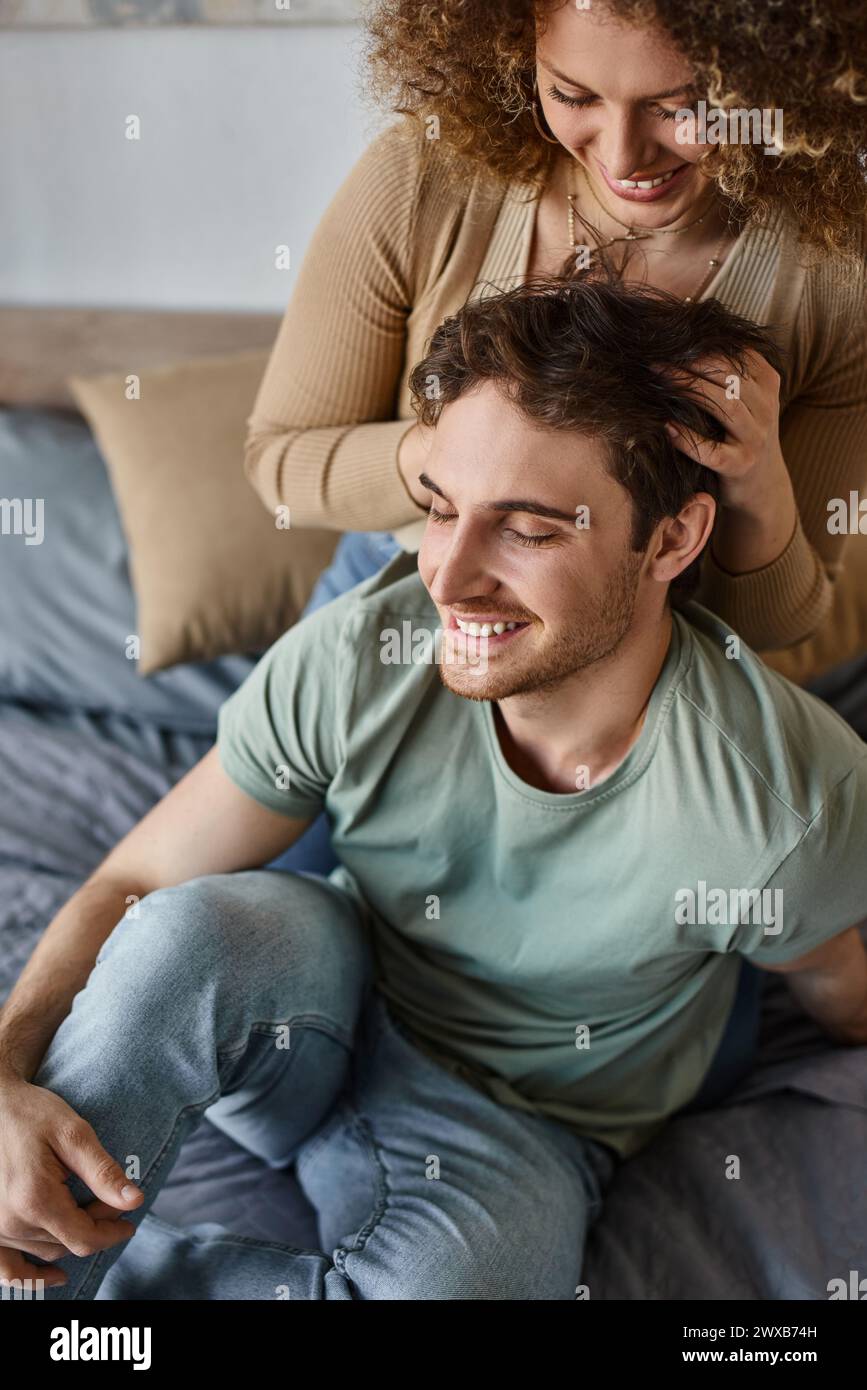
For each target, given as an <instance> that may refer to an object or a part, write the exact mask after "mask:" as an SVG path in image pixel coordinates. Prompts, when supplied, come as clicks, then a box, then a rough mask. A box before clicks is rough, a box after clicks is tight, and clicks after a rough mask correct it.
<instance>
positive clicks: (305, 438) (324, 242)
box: [245, 120, 867, 678]
mask: <svg viewBox="0 0 867 1390" xmlns="http://www.w3.org/2000/svg"><path fill="white" fill-rule="evenodd" d="M531 193H532V190H531V189H529V188H528V187H527V185H525V184H522V183H518V182H515V183H513V184H511V185H509V186H508V187H504V186H503V185H502V184H498V183H497V182H496V181H494V180H493V178H492V177H491V176H490V175H487V174H485V173H483V172H480V173H479V174H478V175H477V176H476V177H475V179H474V180H473V181H472V183H468V182H467V180H466V179H464V180H460V179H456V178H455V177H454V176H453V174H452V173H451V172H450V165H449V159H448V155H447V153H446V151H444V150H443V149H442V148H441V147H440V145H439V143H438V142H437V141H430V140H428V139H426V135H425V131H424V130H423V129H421V128H420V127H417V126H416V125H415V123H413V122H410V121H407V120H400V121H398V122H397V123H395V124H393V125H391V126H389V127H388V129H386V130H385V131H383V132H382V133H381V134H380V135H379V136H378V137H377V138H376V139H374V140H373V142H372V143H371V145H370V146H369V147H368V149H367V150H366V151H365V153H364V154H363V155H362V156H361V158H360V159H359V160H358V162H357V163H356V165H355V166H354V168H353V169H352V170H351V172H350V173H349V175H348V176H347V178H346V179H345V180H344V182H343V184H342V185H341V187H340V188H339V190H338V191H337V193H336V195H335V196H334V198H333V199H332V201H331V203H330V204H329V206H328V208H327V209H326V211H325V213H324V215H323V217H322V220H321V221H320V223H319V226H318V228H317V230H316V233H315V235H314V237H313V240H312V243H311V245H310V247H309V249H308V251H307V254H306V256H305V258H304V261H303V264H302V265H301V267H300V270H299V273H298V279H297V283H296V286H295V290H294V293H293V295H292V298H291V301H290V303H289V305H288V308H287V309H286V313H285V315H284V318H283V321H282V324H281V327H280V330H279V333H278V336H277V340H276V343H275V345H274V348H273V351H272V354H271V358H270V361H269V363H268V366H267V369H266V371H265V375H264V377H263V379H262V383H261V386H260V388H259V392H258V395H257V397H256V401H255V403H254V407H253V411H252V414H251V415H250V416H249V418H248V422H247V423H248V437H247V446H246V452H245V468H246V471H247V475H248V477H249V479H250V481H251V483H252V485H253V486H254V488H255V489H256V491H257V492H258V494H259V496H260V497H261V498H262V500H263V502H264V503H265V505H266V506H267V507H268V508H269V509H271V510H273V509H274V508H276V507H277V506H278V505H285V506H288V507H289V508H290V514H291V518H292V525H293V526H302V527H303V526H319V527H322V526H324V527H327V528H334V529H336V530H362V531H364V530H392V531H394V532H395V534H396V536H397V539H398V540H399V541H400V543H401V544H402V545H403V546H404V547H405V548H406V549H409V550H414V549H417V548H418V544H419V540H420V534H421V531H422V530H423V527H424V522H423V520H420V512H419V508H418V507H417V506H416V504H415V503H414V502H413V501H412V499H411V498H410V497H409V494H408V493H407V491H406V489H405V487H404V484H403V481H402V479H401V477H400V475H399V473H398V469H397V453H398V448H399V445H400V441H401V439H402V438H403V436H404V434H405V433H406V432H407V430H408V429H409V428H410V427H411V426H412V424H413V423H414V421H415V415H414V413H413V410H412V406H411V400H410V395H409V391H408V388H407V376H408V373H409V371H410V370H411V368H412V367H413V366H414V365H415V363H416V362H417V361H418V360H419V359H421V358H422V357H423V356H424V355H425V351H426V347H427V344H428V342H429V340H430V337H431V335H432V334H433V332H434V330H435V329H436V327H437V326H438V325H439V323H440V322H441V320H442V319H443V318H445V317H446V316H447V315H449V314H453V313H455V312H456V311H457V310H458V309H459V308H460V306H461V305H462V304H463V303H464V302H465V301H466V300H467V299H468V298H469V297H470V296H471V295H476V294H486V293H493V292H496V291H498V290H502V289H506V288H508V287H509V286H511V285H514V284H517V283H520V282H521V281H522V279H523V278H524V277H525V275H526V267H527V265H528V262H529V254H530V243H531V237H532V233H533V228H534V221H535V210H536V207H537V202H536V201H535V200H533V199H532V197H531V196H530V195H531ZM564 224H565V211H564ZM795 236H796V233H795V228H794V224H793V223H792V222H791V221H790V220H789V219H788V218H786V217H785V216H784V214H783V212H782V210H780V211H778V212H777V213H775V214H774V216H773V217H772V218H771V219H769V220H768V221H767V222H765V223H764V224H762V225H758V224H756V223H750V224H748V225H747V226H746V227H745V228H744V230H743V231H742V233H741V235H740V236H739V237H738V239H737V241H736V243H735V245H734V246H733V247H732V248H731V250H730V251H729V254H728V257H727V258H726V260H725V261H724V262H723V265H722V267H721V268H720V270H719V271H718V272H717V274H716V276H715V277H714V279H713V280H712V281H711V282H710V283H709V284H708V285H707V287H706V288H705V290H704V293H703V295H702V298H707V297H709V296H710V295H713V296H714V297H715V298H717V299H720V300H721V301H722V302H723V303H724V304H725V305H727V306H728V307H729V308H730V309H732V310H734V311H736V312H737V313H740V314H743V315H744V316H746V317H747V318H750V319H753V320H755V321H757V322H759V323H761V324H765V325H776V328H777V330H778V331H777V337H778V341H779V342H780V343H781V346H782V347H783V348H784V350H785V351H786V353H787V357H788V363H789V371H788V380H787V383H786V390H785V394H784V397H783V400H782V415H781V424H780V438H781V443H782V448H783V455H784V457H785V460H786V463H787V465H788V468H789V471H790V473H791V477H792V482H793V486H794V491H795V497H796V500H797V504H798V510H799V517H800V519H799V522H798V525H797V527H796V529H795V532H794V534H793V536H792V538H791V540H790V542H789V544H788V546H787V547H786V549H785V550H784V551H783V553H782V554H781V555H780V556H779V557H778V559H776V560H775V561H774V562H773V563H772V564H770V565H767V566H766V567H765V568H763V569H761V570H758V571H754V572H752V573H748V574H741V575H731V574H728V573H726V572H725V571H723V570H721V569H720V568H719V566H718V565H717V564H716V563H715V561H714V559H713V557H712V555H710V554H709V553H707V554H706V556H705V560H704V564H703V571H702V584H701V589H700V592H699V594H698V598H699V599H700V601H701V602H702V603H704V604H706V605H707V607H709V608H711V609H713V610H714V611H715V612H717V613H719V614H720V615H721V616H722V617H723V618H724V619H725V621H726V622H727V623H729V624H730V625H731V627H732V629H733V630H734V631H735V632H738V633H739V634H740V635H741V637H742V638H743V639H744V641H746V642H747V643H748V644H750V645H751V646H753V647H756V648H758V649H759V650H762V649H771V648H781V647H791V646H792V645H793V644H798V643H800V644H802V655H803V656H805V657H806V669H804V660H801V668H802V669H801V670H800V671H799V672H796V673H795V674H796V678H797V677H798V676H800V678H805V677H806V676H807V675H809V674H811V672H810V669H809V667H810V664H811V663H810V653H809V646H810V644H809V643H806V642H805V639H807V638H810V637H811V635H812V634H814V633H819V634H820V640H821V644H822V651H823V660H822V665H823V666H827V665H829V664H831V663H832V662H833V661H834V660H843V659H845V658H846V657H848V656H851V655H852V654H853V653H852V651H851V650H848V649H846V650H844V649H843V648H844V647H848V648H851V644H852V640H853V638H852V633H851V615H850V621H849V628H850V631H849V632H848V635H847V636H846V637H845V638H842V639H841V643H840V644H839V645H838V644H836V643H835V641H834V639H833V634H831V640H830V645H829V640H828V639H829V633H828V631H827V627H828V624H829V622H831V623H833V621H834V613H833V612H832V604H833V599H834V593H833V590H834V586H835V582H836V580H837V578H838V575H839V574H840V571H841V565H842V561H843V556H844V552H845V551H846V549H847V546H848V545H849V544H850V541H851V545H852V551H853V552H854V551H857V552H858V554H857V555H856V556H854V558H855V560H856V565H857V568H858V570H859V574H860V575H861V576H862V577H863V575H864V572H865V566H864V565H863V564H862V560H863V557H864V553H865V544H867V537H857V536H856V537H855V538H851V537H849V536H847V535H835V534H832V533H831V532H830V531H829V529H828V521H829V503H830V502H831V501H832V499H834V498H844V499H847V501H848V499H849V495H850V493H851V492H857V493H858V494H859V495H863V494H864V493H865V491H867V489H865V480H867V224H865V226H864V227H863V228H862V233H861V246H860V256H861V268H862V273H861V274H860V275H858V274H851V273H850V274H848V275H845V276H844V275H841V274H840V272H839V267H838V266H837V265H836V264H835V263H828V262H826V263H822V264H820V265H817V266H813V267H811V268H809V269H805V267H804V266H803V265H802V264H801V263H800V261H801V259H803V257H802V256H798V254H797V252H796V247H795ZM865 511H867V507H865ZM865 529H867V518H865ZM848 568H849V566H848V564H847V569H848ZM839 587H843V586H839ZM851 601H852V596H851V594H850V596H849V602H850V603H851ZM865 607H867V603H865ZM843 626H845V624H843ZM773 664H778V663H777V662H774V663H773ZM796 665H797V662H796ZM782 666H783V669H784V668H785V662H783V663H782ZM790 673H791V672H790Z"/></svg>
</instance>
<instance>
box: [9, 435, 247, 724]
mask: <svg viewBox="0 0 867 1390" xmlns="http://www.w3.org/2000/svg"><path fill="white" fill-rule="evenodd" d="M135 635H136V618H135V596H134V594H133V590H132V585H131V582H130V576H129V570H128V567H127V546H126V541H125V539H124V535H123V530H122V528H121V523H120V517H119V515H118V510H117V506H116V504H115V500H114V496H113V494H112V491H111V485H110V483H109V479H108V474H107V472H106V469H105V464H104V463H103V460H102V457H101V455H100V452H99V449H98V447H97V444H96V441H95V439H94V437H93V434H92V433H91V430H90V427H89V426H88V424H87V423H86V421H85V420H84V419H83V418H82V417H81V416H79V415H76V414H74V413H72V412H65V411H54V410H42V409H39V410H36V409H11V408H10V409H3V408H0V699H4V700H17V701H23V702H26V703H30V704H36V705H52V706H55V707H59V708H61V709H79V710H87V711H92V712H99V713H103V712H108V713H113V714H122V715H127V716H129V717H130V718H133V719H136V720H144V721H147V722H150V723H154V724H157V725H158V726H159V727H161V728H166V729H173V730H180V731H184V732H193V733H213V732H214V730H215V728H216V717H217V711H218V709H219V707H220V705H221V704H222V702H223V700H225V699H226V698H227V696H229V695H230V694H231V693H232V691H233V690H235V689H236V688H237V686H238V685H239V684H240V683H241V681H242V680H243V679H244V677H245V676H246V675H247V673H248V672H249V671H250V669H251V668H252V666H253V665H254V664H255V654H252V655H238V656H227V657H222V658H220V659H219V660H218V661H210V662H196V663H191V664H189V665H182V666H175V667H172V669H171V670H168V671H160V672H158V673H157V674H156V675H152V676H145V677H142V676H139V675H138V674H137V672H136V661H135V660H134V659H131V658H130V657H129V656H128V655H127V650H128V649H130V650H131V648H129V643H128V639H130V638H134V637H135Z"/></svg>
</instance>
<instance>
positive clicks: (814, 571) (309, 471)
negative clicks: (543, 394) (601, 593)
mask: <svg viewBox="0 0 867 1390" xmlns="http://www.w3.org/2000/svg"><path fill="white" fill-rule="evenodd" d="M367 28H368V59H369V63H370V69H371V74H372V79H373V86H374V90H375V91H376V92H377V94H378V95H379V96H380V97H381V98H382V99H383V100H385V101H390V103H391V105H392V107H393V109H394V110H395V111H396V112H398V113H400V115H401V119H400V120H399V121H398V122H396V123H395V124H392V125H391V126H390V127H389V128H388V129H386V130H385V131H384V132H383V133H382V134H380V135H379V137H378V138H377V139H375V140H374V141H373V143H372V144H371V145H370V147H369V148H368V149H367V151H366V152H365V153H364V154H363V155H362V157H361V158H360V160H359V161H358V163H357V164H356V166H355V168H354V169H353V170H352V172H351V173H350V174H349V176H348V177H347V179H346V180H345V182H344V183H343V185H342V187H341V188H340V190H339V191H338V193H337V194H336V196H335V197H334V199H333V200H332V202H331V204H330V206H329V208H328V209H327V211H326V212H325V215H324V217H323V219H322V221H321V224H320V226H319V228H318V230H317V232H316V234H315V236H314V238H313V241H312V244H311V246H310V248H309V250H308V253H307V256H306V259H305V261H304V263H303V265H302V267H301V270H300V273H299V277H298V281H297V285H296V289H295V292H294V295H293V297H292V300H291V302H290V304H289V306H288V308H287V310H286V313H285V317H284V320H283V323H282V326H281V329H280V333H279V335H278V338H277V341H276V344H275V346H274V349H273V353H272V356H271V360H270V362H269V365H268V367H267V370H266V372H265V376H264V378H263V381H262V384H261V387H260V390H259V393H258V396H257V399H256V402H255V406H254V409H253V412H252V414H251V416H250V417H249V422H248V423H249V434H248V440H247V449H246V459H245V466H246V470H247V473H248V476H249V478H250V480H251V482H252V484H253V486H254V487H255V489H256V490H257V492H258V493H259V495H260V497H261V498H262V500H263V502H264V503H265V504H266V505H267V506H268V507H269V508H272V509H273V508H274V507H276V506H277V505H279V504H287V505H289V506H290V507H291V510H292V517H293V522H294V524H296V525H300V526H325V527H330V528H334V529H339V530H343V531H348V532H352V533H355V534H351V535H349V536H346V537H345V538H344V539H343V540H342V542H341V544H340V547H339V548H338V553H337V558H336V560H335V562H334V564H333V565H332V568H331V570H329V571H327V572H326V574H325V575H324V576H323V578H322V580H321V581H320V584H319V587H318V589H317V592H316V594H315V595H314V598H313V600H312V606H316V605H317V604H318V603H320V602H323V601H325V600H326V599H328V598H330V597H332V596H333V595H334V594H335V593H336V592H339V591H341V589H345V588H347V587H349V586H350V585H352V584H353V583H356V582H358V580H360V579H362V578H364V577H365V576H366V575H367V574H369V573H372V572H374V571H375V570H376V569H378V568H380V567H381V565H382V564H383V563H384V562H385V560H386V559H388V558H389V556H390V555H391V554H392V553H394V551H395V550H396V548H397V546H398V544H401V545H403V546H404V548H406V549H408V550H413V549H417V546H418V542H419V536H420V531H421V529H422V527H423V523H422V522H420V520H419V518H420V514H421V511H423V510H426V509H427V506H428V503H429V500H430V499H429V496H428V494H426V492H425V491H424V489H423V488H421V487H420V485H419V483H418V481H417V479H418V474H419V472H420V471H421V469H422V466H423V461H424V456H425V449H426V445H427V436H426V431H425V429H424V427H423V426H422V425H420V424H418V423H415V422H414V417H413V413H412V409H411V405H410V397H409V393H408V390H407V383H406V377H407V373H408V371H409V370H410V369H411V367H412V365H413V363H414V362H415V361H417V360H418V359H419V358H421V357H422V355H423V352H424V349H425V346H426V344H427V342H428V339H429V338H430V335H431V334H432V332H433V330H434V329H435V328H436V326H437V325H438V324H439V323H440V321H441V320H442V319H443V318H444V317H446V316H447V315H448V314H450V313H454V312H455V311H456V310H457V308H459V307H460V305H461V304H462V303H464V302H465V301H466V300H467V298H469V297H472V296H473V295H476V294H479V293H487V292H489V291H490V289H491V288H493V289H495V290H497V289H503V288H508V287H509V286H510V285H512V284H514V283H516V282H522V281H524V280H525V279H526V278H527V277H529V276H532V275H537V274H551V273H562V274H569V273H572V272H574V270H575V269H576V268H579V267H580V265H581V264H582V263H583V264H585V265H586V264H587V260H588V258H589V260H590V263H591V265H592V264H593V263H594V261H595V260H599V261H604V262H605V263H606V265H608V266H609V268H610V267H612V266H613V267H614V268H615V269H616V272H617V273H619V274H620V275H621V276H622V277H623V278H624V279H625V280H627V281H629V280H635V281H642V282H646V283H648V284H650V285H653V286H657V287H659V288H660V289H664V290H667V291H669V292H671V293H673V294H676V295H678V296H681V297H683V298H689V299H698V298H705V297H708V296H711V295H712V296H714V297H716V298H719V299H720V300H722V301H723V302H724V303H725V304H726V306H727V307H729V308H731V309H733V310H735V311H736V312H738V313H740V314H742V315H744V316H745V317H747V318H751V319H753V320H755V321H757V322H759V323H761V324H765V325H771V326H772V327H773V328H774V329H775V330H776V331H778V334H779V340H780V344H781V346H782V348H783V350H784V352H785V354H786V360H787V362H788V364H789V368H790V369H789V371H788V372H787V374H786V377H785V379H784V380H783V381H781V379H780V377H779V376H778V375H777V374H776V373H775V372H774V371H773V370H772V369H771V368H770V367H769V365H768V363H767V362H766V361H765V360H764V359H763V358H761V357H757V356H753V358H752V359H751V360H750V362H749V365H748V371H747V374H746V376H745V378H744V380H743V382H742V383H741V396H740V399H739V400H729V399H727V393H726V389H725V386H724V383H723V377H722V371H721V368H720V365H719V364H714V363H713V362H709V363H707V364H705V366H704V371H703V379H702V381H701V383H700V389H701V390H702V391H703V392H704V394H705V396H706V398H707V399H708V401H709V402H710V403H712V405H713V407H714V410H715V413H717V414H718V415H719V417H720V419H721V420H722V421H723V423H724V424H725V426H726V430H727V438H726V442H725V443H724V444H722V445H719V444H712V443H711V442H710V441H707V440H699V439H695V438H685V437H682V436H679V435H677V434H675V435H674V436H673V437H674V438H675V440H676V442H677V444H678V446H679V447H681V448H682V449H683V450H684V451H685V452H687V453H690V454H691V455H692V456H693V457H696V458H699V459H700V460H701V462H703V463H706V464H707V465H708V466H709V467H711V468H713V469H715V470H716V471H717V472H718V474H719V477H720V484H721V510H720V515H719V519H718V523H717V527H716V530H715V533H714V539H713V545H712V549H711V550H710V552H709V553H708V555H707V558H706V561H705V564H704V568H703V573H702V583H701V589H700V591H699V593H698V595H697V596H698V598H699V599H700V601H701V602H703V603H705V604H706V605H707V606H708V607H709V608H712V609H714V610H715V611H716V612H718V613H719V614H720V615H721V616H722V617H723V618H725V620H726V621H727V622H728V623H730V624H731V626H732V628H733V629H734V630H736V631H737V632H738V633H740V635H741V636H742V637H743V639H744V640H745V641H747V642H748V643H749V644H750V645H752V646H753V647H755V648H757V649H759V650H760V651H764V652H777V653H778V656H777V657H776V658H772V660H773V662H774V664H776V665H778V667H779V668H780V669H783V670H786V671H787V673H788V674H790V675H793V676H794V677H795V678H796V679H807V678H809V677H810V676H811V675H813V674H815V672H816V670H817V669H818V668H819V667H821V668H822V669H827V668H828V667H831V666H834V665H835V663H839V662H841V661H843V660H844V659H847V658H849V657H851V656H852V655H853V654H854V651H855V650H856V649H857V646H858V639H857V637H856V636H853V630H852V628H853V620H852V614H851V611H850V612H849V613H848V614H842V615H841V613H840V611H839V610H840V603H841V600H842V599H845V601H846V602H847V603H848V605H849V608H850V610H851V607H852V601H853V596H852V593H851V585H850V589H849V591H848V597H847V582H848V581H846V582H841V581H840V575H841V572H842V567H843V561H844V556H845V552H846V550H847V547H848V545H849V542H850V539H852V538H851V537H850V536H849V535H848V534H846V533H843V534H836V533H834V532H835V531H836V530H837V529H838V528H831V529H829V524H828V523H829V507H830V504H831V503H832V499H839V498H844V499H848V498H849V497H850V493H852V492H855V493H857V492H858V490H859V489H863V485H864V482H865V477H867V332H865V326H867V319H865V285H867V275H865V267H867V182H865V176H864V157H865V151H867V22H865V20H864V17H863V10H862V6H861V3H860V0H826V3H823V4H822V5H819V4H818V3H817V2H816V0H786V3H785V5H784V4H783V3H782V0H762V3H749V0H747V3H744V0H692V3H690V4H689V5H682V4H680V3H674V0H655V2H654V3H651V2H650V0H592V3H591V0H553V3H552V0H541V3H537V4H533V3H531V0H504V3H500V4H498V5H497V6H496V7H493V8H492V7H491V6H489V5H488V4H487V3H486V0H437V3H436V4H427V3H421V4H419V3H418V0H380V2H379V3H376V4H374V5H373V6H372V9H371V11H370V12H369V14H368V18H367ZM701 101H705V102H706V103H707V107H708V108H712V109H717V108H720V107H723V108H725V109H726V110H732V109H737V108H742V109H747V110H750V109H755V108H758V109H760V110H765V111H767V112H773V113H776V114H777V115H779V113H780V112H782V115H783V121H782V130H780V129H779V125H778V124H777V123H776V122H775V126H774V131H773V143H772V145H771V146H770V147H768V146H767V145H766V143H765V140H766V135H765V139H763V140H762V141H761V142H760V143H721V144H715V145H712V144H709V143H681V141H682V138H683V135H684V133H685V130H686V133H687V134H688V133H689V132H688V129H686V127H685V125H684V121H683V112H684V111H686V110H694V109H697V107H698V104H699V102H701ZM678 112H680V113H681V119H680V120H678ZM765 129H766V131H767V126H766V128H765ZM581 248H584V249H583V250H582V249H581ZM582 256H583V257H584V261H583V262H582V261H581V259H580V258H581V257H582ZM696 385H697V387H698V385H699V383H698V382H697V383H696ZM850 529H851V528H850ZM371 531H373V534H372V535H370V534H359V533H365V532H371ZM391 533H395V534H394V536H393V535H392V534H391ZM395 537H396V538H395ZM865 545H867V542H864V541H863V540H862V539H861V537H860V536H857V535H856V538H855V539H854V540H852V545H851V550H850V554H852V555H853V556H854V557H855V560H856V562H857V563H856V564H855V565H853V566H852V572H853V576H854V574H855V573H856V572H857V573H860V574H863V573H864V572H865V570H867V566H865V565H864V564H863V555H864V551H865ZM835 590H836V593H835ZM865 606H867V605H865ZM856 626H857V623H856ZM783 648H789V649H792V648H794V650H793V651H785V652H782V653H781V652H780V649H783Z"/></svg>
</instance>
